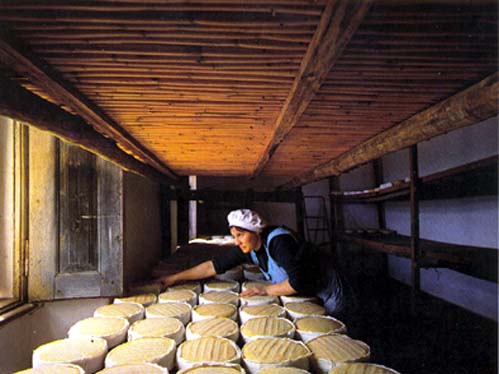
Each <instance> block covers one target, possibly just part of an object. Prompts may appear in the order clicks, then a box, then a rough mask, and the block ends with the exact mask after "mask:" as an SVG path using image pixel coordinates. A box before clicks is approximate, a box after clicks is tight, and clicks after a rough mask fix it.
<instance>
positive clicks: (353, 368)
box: [329, 362, 400, 374]
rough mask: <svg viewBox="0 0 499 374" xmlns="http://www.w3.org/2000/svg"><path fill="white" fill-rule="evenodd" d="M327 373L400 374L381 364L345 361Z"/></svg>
mask: <svg viewBox="0 0 499 374" xmlns="http://www.w3.org/2000/svg"><path fill="white" fill-rule="evenodd" d="M329 374H400V373H399V372H398V371H395V370H393V369H390V368H387V367H385V366H382V365H376V364H367V363H360V362H355V363H345V364H340V365H338V366H337V367H335V368H333V369H332V370H331V371H330V372H329Z"/></svg>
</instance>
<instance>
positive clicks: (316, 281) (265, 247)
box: [160, 209, 353, 315]
mask: <svg viewBox="0 0 499 374" xmlns="http://www.w3.org/2000/svg"><path fill="white" fill-rule="evenodd" d="M227 220H228V222H229V229H230V233H231V234H232V236H233V237H234V239H235V241H236V245H237V246H238V247H239V248H237V247H234V248H233V249H231V250H230V251H229V253H227V254H224V256H218V257H216V258H215V259H213V260H210V261H206V262H203V263H201V264H199V265H197V266H194V267H192V268H190V269H187V270H184V271H181V272H179V273H176V274H173V275H168V276H163V277H161V278H160V282H161V283H162V285H163V286H164V287H168V286H170V285H173V284H175V283H178V282H181V281H188V280H198V279H204V278H209V277H212V276H214V275H216V274H221V273H224V272H225V271H227V270H229V269H231V268H233V267H235V266H237V265H240V264H242V263H245V262H252V263H254V264H257V265H258V266H259V267H260V270H261V271H262V273H263V274H264V275H265V278H266V279H267V280H268V281H270V283H271V284H269V285H267V286H265V287H255V288H250V289H247V290H246V291H244V292H242V293H241V296H251V295H273V296H287V295H293V294H297V293H298V294H300V295H307V296H308V295H315V296H317V297H319V298H320V299H321V300H322V301H323V303H324V306H325V308H326V311H327V312H328V313H330V314H334V315H339V314H341V313H342V312H345V311H346V310H345V309H346V296H347V295H345V290H346V285H345V284H344V281H343V280H342V278H341V277H340V275H339V274H338V272H337V271H336V270H335V268H334V266H333V265H332V263H331V259H330V257H329V256H327V255H325V254H322V253H320V252H319V251H316V250H313V248H314V247H313V246H310V245H309V246H307V245H306V243H304V242H301V241H299V240H298V239H297V238H296V237H295V235H294V234H293V233H292V232H291V230H289V229H287V228H285V227H276V226H267V225H266V224H265V223H264V221H263V220H262V218H261V217H260V216H259V215H258V214H257V213H255V212H254V211H252V210H249V209H239V210H234V211H232V212H230V213H229V215H228V216H227ZM350 299H352V298H350ZM352 301H353V300H352Z"/></svg>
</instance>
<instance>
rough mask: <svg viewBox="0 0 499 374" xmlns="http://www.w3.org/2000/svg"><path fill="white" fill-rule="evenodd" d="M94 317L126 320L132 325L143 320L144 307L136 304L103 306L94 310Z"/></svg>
mask: <svg viewBox="0 0 499 374" xmlns="http://www.w3.org/2000/svg"><path fill="white" fill-rule="evenodd" d="M94 317H98V318H105V317H114V318H126V319H127V320H128V322H129V323H130V324H132V323H134V322H135V321H138V320H139V319H143V318H144V307H143V306H142V304H137V303H122V304H109V305H103V306H101V307H99V308H97V309H96V310H95V312H94Z"/></svg>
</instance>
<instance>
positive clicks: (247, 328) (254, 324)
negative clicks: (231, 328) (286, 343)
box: [241, 317, 295, 343]
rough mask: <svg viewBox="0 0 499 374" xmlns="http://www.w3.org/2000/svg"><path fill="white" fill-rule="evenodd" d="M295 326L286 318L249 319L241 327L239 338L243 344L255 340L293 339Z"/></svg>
mask: <svg viewBox="0 0 499 374" xmlns="http://www.w3.org/2000/svg"><path fill="white" fill-rule="evenodd" d="M294 335H295V326H294V325H293V323H292V322H291V321H289V320H288V319H286V318H279V317H258V318H251V319H249V320H248V321H246V322H245V323H244V324H243V325H242V326H241V336H242V337H243V340H244V342H245V343H247V342H249V341H250V340H254V339H257V338H264V337H267V338H270V337H272V338H291V339H292V338H293V337H294Z"/></svg>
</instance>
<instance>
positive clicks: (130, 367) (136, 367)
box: [96, 363, 168, 374]
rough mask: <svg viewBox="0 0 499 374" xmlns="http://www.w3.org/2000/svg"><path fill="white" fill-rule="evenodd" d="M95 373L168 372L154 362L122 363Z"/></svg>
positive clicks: (158, 373) (155, 373)
mask: <svg viewBox="0 0 499 374" xmlns="http://www.w3.org/2000/svg"><path fill="white" fill-rule="evenodd" d="M96 374H168V369H166V368H164V367H161V366H159V365H156V364H147V363H146V364H124V365H118V366H113V367H111V368H107V369H103V370H101V371H99V372H97V373H96Z"/></svg>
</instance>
